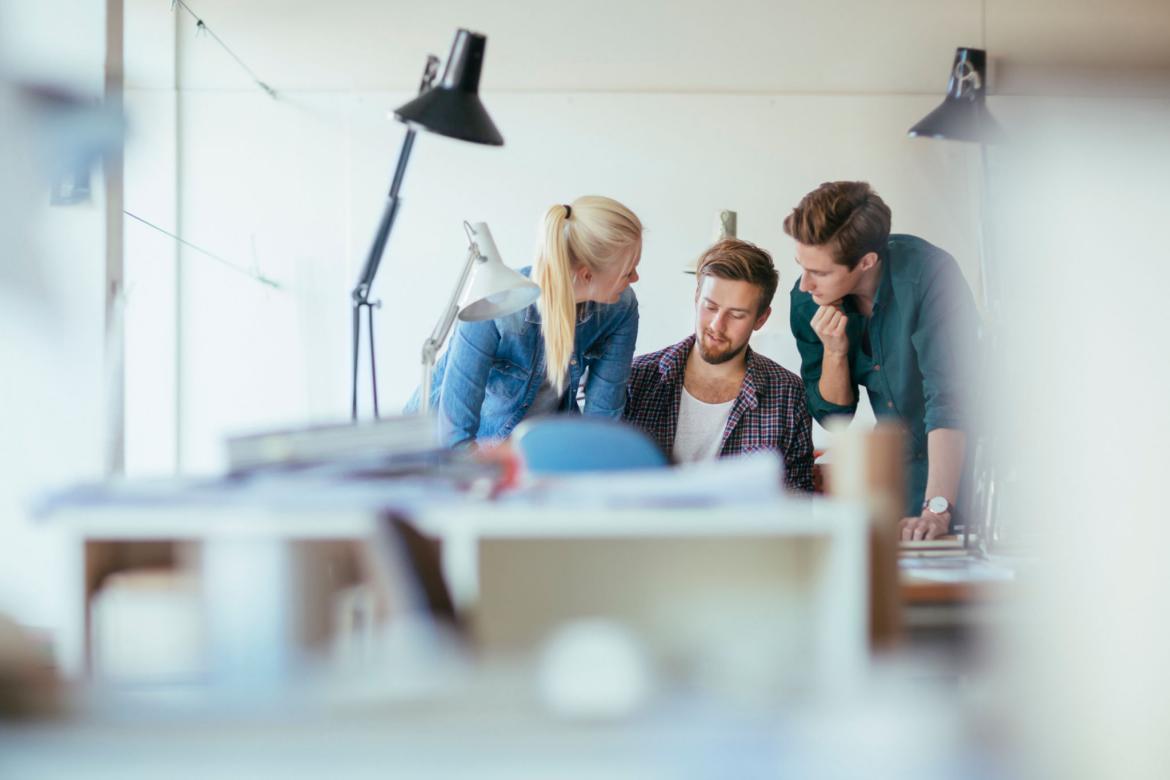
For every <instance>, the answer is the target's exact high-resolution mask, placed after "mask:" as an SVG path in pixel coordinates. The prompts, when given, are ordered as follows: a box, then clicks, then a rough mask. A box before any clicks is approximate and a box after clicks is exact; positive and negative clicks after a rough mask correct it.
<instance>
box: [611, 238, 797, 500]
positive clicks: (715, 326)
mask: <svg viewBox="0 0 1170 780" xmlns="http://www.w3.org/2000/svg"><path fill="white" fill-rule="evenodd" d="M695 279H696V282H697V284H696V289H695V332H694V335H691V336H687V337H686V338H685V339H683V340H682V341H680V342H679V343H677V344H675V345H673V346H670V347H667V348H666V349H663V350H660V351H658V352H651V353H650V354H647V355H640V356H639V357H637V358H635V359H634V365H633V370H632V371H631V373H630V383H629V390H628V395H627V400H626V411H625V419H626V420H627V421H629V422H631V423H633V424H634V425H636V426H638V427H639V428H641V429H643V430H644V431H646V433H648V434H649V435H650V437H651V438H653V439H654V440H655V441H656V442H657V443H658V445H659V446H660V447H662V449H663V450H664V451H665V452H667V453H669V454H670V456H671V457H672V459H673V460H674V461H675V462H688V461H699V460H709V459H714V458H716V457H724V456H727V455H740V454H743V453H748V452H760V451H765V450H772V451H776V452H779V453H780V454H781V456H782V457H783V458H784V465H785V482H786V484H787V485H788V486H789V487H790V488H793V489H796V490H812V486H813V475H812V463H813V448H812V418H811V417H810V416H809V412H808V407H807V406H806V402H805V393H804V386H803V385H802V384H801V381H800V378H799V377H798V376H796V374H794V373H792V372H791V371H788V370H787V369H785V368H783V367H781V366H780V365H779V364H777V363H775V362H773V361H771V360H769V359H768V358H766V357H764V356H763V355H760V354H758V353H756V352H753V351H752V349H751V348H750V347H749V346H748V339H749V338H750V337H751V335H752V333H753V332H755V331H757V330H759V329H760V328H762V327H763V326H764V323H765V322H767V321H768V316H769V315H770V314H771V313H772V308H771V306H772V297H773V296H774V295H775V293H776V285H777V283H778V281H779V277H778V274H777V273H776V268H775V266H774V265H773V264H772V258H771V257H770V256H769V255H768V253H767V252H765V251H764V250H762V249H760V248H759V247H757V246H755V245H753V244H749V243H748V242H746V241H739V240H736V239H725V240H723V241H720V242H719V243H717V244H715V245H714V246H713V247H711V248H710V249H708V250H707V252H706V253H705V254H704V255H703V256H702V257H701V258H700V259H699V263H698V267H697V269H696V272H695Z"/></svg>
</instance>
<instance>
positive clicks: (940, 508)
mask: <svg viewBox="0 0 1170 780" xmlns="http://www.w3.org/2000/svg"><path fill="white" fill-rule="evenodd" d="M926 508H927V509H929V510H930V511H931V512H934V513H935V514H936V515H941V514H943V513H944V512H947V511H948V510H950V508H951V502H950V501H947V500H946V499H945V498H943V497H942V496H935V497H934V498H932V499H930V500H929V501H927V502H926Z"/></svg>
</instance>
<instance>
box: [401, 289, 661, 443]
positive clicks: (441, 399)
mask: <svg viewBox="0 0 1170 780" xmlns="http://www.w3.org/2000/svg"><path fill="white" fill-rule="evenodd" d="M530 271H531V269H530V268H523V269H521V270H520V273H522V274H524V275H525V276H528V275H529V273H530ZM575 334H576V335H575V339H574V342H575V343H574V349H573V354H572V355H571V356H570V359H569V381H568V384H567V385H566V386H565V394H564V396H563V397H562V398H561V403H560V411H563V412H568V411H579V408H578V406H577V388H578V386H579V385H580V383H581V377H582V376H583V375H584V374H585V371H586V369H588V371H589V375H588V379H587V381H586V384H585V414H590V415H598V416H603V417H613V418H620V417H621V414H622V410H623V409H624V408H625V403H626V381H627V380H628V379H629V376H630V364H631V362H632V360H633V356H634V342H635V340H636V339H637V337H638V299H637V297H636V296H635V295H634V291H633V289H631V288H626V290H625V292H623V293H622V295H621V298H619V299H618V301H617V302H616V303H612V304H601V303H595V302H590V303H586V304H581V305H578V307H577V327H576V330H575ZM545 376H546V372H545V362H544V336H543V334H542V332H541V328H540V313H539V312H538V310H537V308H536V304H535V303H534V304H532V305H531V306H529V307H527V308H526V309H521V310H520V311H518V312H516V313H515V314H510V315H508V316H507V317H500V318H499V319H495V320H484V321H482V322H459V323H458V325H457V326H456V328H455V333H454V335H453V336H452V337H451V345H450V347H449V348H448V349H447V351H446V352H444V353H443V356H442V357H441V358H440V359H439V362H438V363H437V364H436V365H435V372H434V374H433V379H432V385H431V386H432V390H431V408H432V409H434V410H435V412H436V414H437V416H438V419H439V434H440V439H441V441H442V442H443V443H444V444H446V445H447V446H449V447H454V446H456V445H459V444H466V443H469V442H470V441H472V440H476V439H502V438H505V437H507V436H508V435H509V434H510V433H511V432H512V429H513V428H515V427H516V425H517V424H519V422H520V421H521V420H523V419H524V415H525V414H526V413H527V412H528V408H529V407H530V406H531V405H532V402H533V400H534V399H535V398H536V393H537V391H538V390H539V389H540V386H541V383H542V382H544V379H545ZM417 405H418V392H417V391H416V393H415V397H414V398H412V399H411V401H410V403H409V404H408V405H407V411H410V410H411V409H412V408H414V407H417Z"/></svg>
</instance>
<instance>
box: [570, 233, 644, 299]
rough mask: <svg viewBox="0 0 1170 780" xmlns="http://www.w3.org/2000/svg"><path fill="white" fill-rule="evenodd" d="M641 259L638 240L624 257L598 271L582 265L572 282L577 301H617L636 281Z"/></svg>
mask: <svg viewBox="0 0 1170 780" xmlns="http://www.w3.org/2000/svg"><path fill="white" fill-rule="evenodd" d="M641 260H642V242H641V241H638V242H637V243H636V244H634V246H633V247H631V248H630V249H628V250H627V251H626V252H625V253H624V257H620V258H618V260H617V262H614V263H610V265H609V266H608V267H607V268H606V269H605V270H604V271H602V272H600V273H598V272H596V271H590V270H589V269H588V268H584V267H583V268H581V269H579V271H578V272H577V274H576V275H575V277H574V283H573V291H574V293H575V294H576V298H577V302H578V303H584V302H585V301H597V302H598V303H617V301H618V298H621V297H622V293H624V292H625V291H626V288H627V287H629V286H630V285H631V284H633V283H634V282H636V281H638V263H639V262H641Z"/></svg>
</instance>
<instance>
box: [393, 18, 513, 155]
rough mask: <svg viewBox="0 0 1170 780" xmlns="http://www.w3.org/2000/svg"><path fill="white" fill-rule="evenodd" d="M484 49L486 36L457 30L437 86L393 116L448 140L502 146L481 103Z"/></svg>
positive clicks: (501, 141)
mask: <svg viewBox="0 0 1170 780" xmlns="http://www.w3.org/2000/svg"><path fill="white" fill-rule="evenodd" d="M485 48H487V37H486V36H484V35H480V34H479V33H473V32H470V31H468V30H462V29H461V30H458V31H456V33H455V41H454V42H453V43H452V44H451V53H450V54H449V55H447V65H446V67H445V68H444V70H443V78H442V80H440V82H439V84H438V86H436V87H433V88H431V89H429V90H427V91H426V92H424V93H423V94H421V95H419V96H418V97H416V98H415V99H414V100H412V101H410V102H409V103H406V104H405V105H402V106H399V107H398V108H397V109H396V110H395V111H394V116H396V117H397V118H398V119H399V120H400V121H402V122H405V123H406V124H408V125H411V126H412V127H418V128H422V129H423V130H429V131H430V132H432V133H438V134H439V135H445V136H447V137H448V138H458V139H459V140H461V141H471V142H472V143H476V144H487V145H489V146H503V145H504V137H503V136H502V135H500V131H499V130H497V129H496V125H495V123H494V122H492V118H491V117H490V116H488V112H487V109H485V108H484V107H483V103H481V102H480V101H479V75H480V72H481V71H482V70H483V53H484V49H485Z"/></svg>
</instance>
